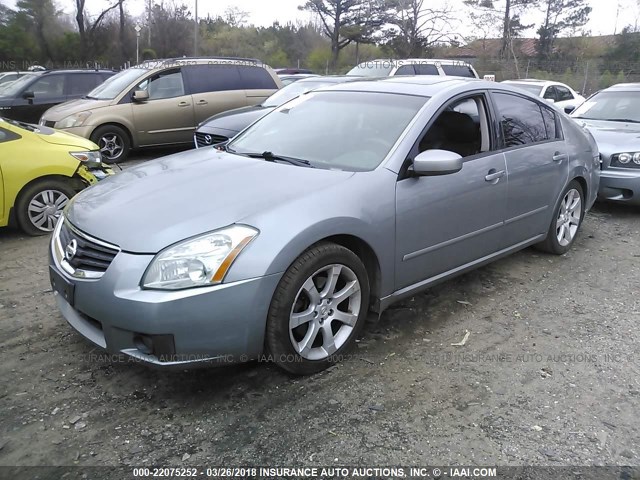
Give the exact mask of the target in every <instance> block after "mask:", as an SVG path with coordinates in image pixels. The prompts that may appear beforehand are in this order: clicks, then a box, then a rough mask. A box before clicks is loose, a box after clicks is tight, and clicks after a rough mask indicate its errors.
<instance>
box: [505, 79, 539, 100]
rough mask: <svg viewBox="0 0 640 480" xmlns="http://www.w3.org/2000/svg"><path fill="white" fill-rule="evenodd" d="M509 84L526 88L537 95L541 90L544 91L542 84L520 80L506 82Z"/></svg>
mask: <svg viewBox="0 0 640 480" xmlns="http://www.w3.org/2000/svg"><path fill="white" fill-rule="evenodd" d="M506 83H508V84H509V85H513V86H514V87H518V88H521V89H522V90H526V91H527V92H529V93H533V94H534V95H536V96H538V97H539V96H540V92H541V91H542V85H533V84H531V83H518V82H506Z"/></svg>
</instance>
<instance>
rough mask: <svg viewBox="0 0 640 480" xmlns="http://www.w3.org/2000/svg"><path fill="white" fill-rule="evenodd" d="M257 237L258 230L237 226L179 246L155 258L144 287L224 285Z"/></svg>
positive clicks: (167, 288) (181, 243)
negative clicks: (239, 257)
mask: <svg viewBox="0 0 640 480" xmlns="http://www.w3.org/2000/svg"><path fill="white" fill-rule="evenodd" d="M257 235H258V231H257V230H256V229H255V228H251V227H248V226H245V225H234V226H232V227H228V228H224V229H222V230H218V231H215V232H212V233H207V234H205V235H200V236H198V237H195V238H191V239H189V240H185V241H183V242H180V243H177V244H175V245H173V246H171V247H169V248H167V249H165V250H163V251H162V252H160V253H159V254H158V255H156V256H155V258H154V259H153V260H152V261H151V264H150V265H149V268H147V271H146V273H145V275H144V278H143V279H142V285H143V286H144V287H145V288H157V289H162V290H179V289H183V288H190V287H201V286H205V285H215V284H218V283H222V280H224V277H225V275H226V273H227V271H228V270H229V267H231V265H232V264H233V261H234V260H235V259H236V257H237V256H238V255H239V254H240V252H242V249H243V248H244V247H246V246H247V245H248V244H249V242H251V240H253V239H254V238H255V237H256V236H257Z"/></svg>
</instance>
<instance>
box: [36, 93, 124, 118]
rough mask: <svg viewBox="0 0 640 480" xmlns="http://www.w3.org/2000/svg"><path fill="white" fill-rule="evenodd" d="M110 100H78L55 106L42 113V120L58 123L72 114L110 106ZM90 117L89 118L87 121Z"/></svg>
mask: <svg viewBox="0 0 640 480" xmlns="http://www.w3.org/2000/svg"><path fill="white" fill-rule="evenodd" d="M111 102H112V100H92V99H89V98H78V99H77V100H70V101H68V102H64V103H61V104H60V105H55V106H53V107H51V108H50V109H49V110H47V111H46V112H44V115H42V118H43V119H45V120H48V121H53V122H59V121H60V120H62V119H63V118H66V117H68V116H69V115H73V114H74V113H80V112H84V111H86V110H94V109H96V108H102V107H107V106H109V105H111ZM90 119H91V117H89V120H90Z"/></svg>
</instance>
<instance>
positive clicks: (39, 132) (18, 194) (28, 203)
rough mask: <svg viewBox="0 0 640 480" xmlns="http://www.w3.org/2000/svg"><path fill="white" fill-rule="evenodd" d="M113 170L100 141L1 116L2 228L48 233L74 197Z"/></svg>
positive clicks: (0, 199)
mask: <svg viewBox="0 0 640 480" xmlns="http://www.w3.org/2000/svg"><path fill="white" fill-rule="evenodd" d="M112 174H113V171H112V170H111V169H110V168H108V167H107V166H105V165H104V164H103V163H102V162H101V157H100V152H99V151H98V146H97V145H96V144H95V143H93V142H91V141H89V140H86V139H84V138H81V137H78V136H76V135H71V134H69V133H64V132H60V131H57V130H53V129H52V128H48V127H42V126H38V125H31V124H28V123H22V122H16V121H14V120H9V119H7V118H2V117H0V227H4V226H7V225H10V224H15V223H17V224H18V226H20V228H21V229H22V230H23V231H24V232H25V233H27V234H29V235H44V234H46V233H49V232H51V231H53V228H54V227H55V223H56V220H57V218H58V216H59V215H60V213H61V212H62V209H63V208H64V206H65V205H66V204H67V202H69V199H70V198H71V197H73V196H74V195H75V194H76V193H77V192H79V191H80V190H82V189H83V188H85V187H87V186H89V185H92V184H94V183H96V182H98V180H101V179H103V178H105V177H107V176H108V175H112Z"/></svg>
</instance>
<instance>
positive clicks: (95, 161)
mask: <svg viewBox="0 0 640 480" xmlns="http://www.w3.org/2000/svg"><path fill="white" fill-rule="evenodd" d="M69 154H70V155H71V156H72V157H75V158H77V159H78V160H80V161H81V162H82V163H84V164H85V165H86V166H87V167H99V166H100V165H101V163H102V156H101V155H100V152H98V151H97V150H92V151H88V152H69Z"/></svg>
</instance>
